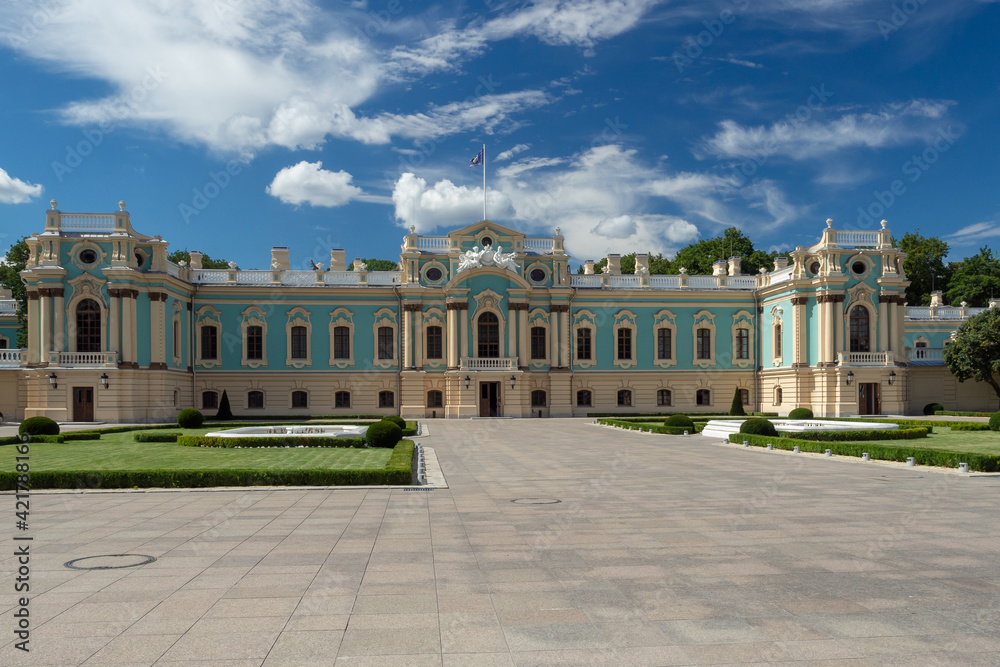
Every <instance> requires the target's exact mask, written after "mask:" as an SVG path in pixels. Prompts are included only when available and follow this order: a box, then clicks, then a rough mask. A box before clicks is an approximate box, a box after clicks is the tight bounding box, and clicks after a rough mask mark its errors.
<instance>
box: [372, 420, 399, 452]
mask: <svg viewBox="0 0 1000 667" xmlns="http://www.w3.org/2000/svg"><path fill="white" fill-rule="evenodd" d="M402 438H403V429H401V428H399V427H398V426H396V425H395V424H393V423H392V422H390V421H383V422H378V423H377V424H372V425H371V426H369V427H368V431H367V432H366V433H365V441H366V442H367V443H368V446H369V447H395V446H396V443H397V442H399V441H400V440H401V439H402Z"/></svg>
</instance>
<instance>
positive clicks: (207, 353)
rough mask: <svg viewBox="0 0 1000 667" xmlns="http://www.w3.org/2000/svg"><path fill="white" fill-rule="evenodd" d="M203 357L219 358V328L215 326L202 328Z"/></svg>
mask: <svg viewBox="0 0 1000 667" xmlns="http://www.w3.org/2000/svg"><path fill="white" fill-rule="evenodd" d="M201 358H202V359H218V358H219V329H218V327H213V326H203V327H202V328H201Z"/></svg>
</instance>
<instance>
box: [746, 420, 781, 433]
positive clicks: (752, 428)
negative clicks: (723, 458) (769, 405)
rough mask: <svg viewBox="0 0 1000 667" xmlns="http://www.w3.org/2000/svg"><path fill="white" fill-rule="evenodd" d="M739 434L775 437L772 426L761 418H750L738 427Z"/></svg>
mask: <svg viewBox="0 0 1000 667" xmlns="http://www.w3.org/2000/svg"><path fill="white" fill-rule="evenodd" d="M740 433H750V434H751V435H773V436H777V435H778V431H777V430H775V428H774V424H772V423H771V422H770V420H767V419H764V418H763V417H751V418H750V419H748V420H746V421H745V422H743V424H742V425H741V426H740Z"/></svg>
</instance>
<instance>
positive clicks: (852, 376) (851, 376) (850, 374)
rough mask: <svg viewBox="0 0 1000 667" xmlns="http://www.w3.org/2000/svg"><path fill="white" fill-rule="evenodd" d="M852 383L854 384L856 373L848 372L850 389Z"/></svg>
mask: <svg viewBox="0 0 1000 667" xmlns="http://www.w3.org/2000/svg"><path fill="white" fill-rule="evenodd" d="M852 382H854V371H847V386H848V387H850V386H851V383H852Z"/></svg>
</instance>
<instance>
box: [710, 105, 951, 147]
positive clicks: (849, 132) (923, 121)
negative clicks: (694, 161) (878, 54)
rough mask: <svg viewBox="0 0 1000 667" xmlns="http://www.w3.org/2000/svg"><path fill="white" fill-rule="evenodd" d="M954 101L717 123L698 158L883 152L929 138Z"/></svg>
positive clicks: (944, 118)
mask: <svg viewBox="0 0 1000 667" xmlns="http://www.w3.org/2000/svg"><path fill="white" fill-rule="evenodd" d="M953 104H954V102H950V101H944V100H922V99H918V100H911V101H909V102H905V103H897V104H888V105H885V106H884V107H882V108H881V109H879V110H878V111H872V112H863V113H850V114H844V115H842V116H840V117H839V118H835V119H833V120H829V121H824V120H820V119H810V120H806V121H801V122H800V121H798V120H797V119H795V118H794V117H793V118H791V119H784V120H782V121H779V122H776V123H774V124H772V125H770V126H763V125H759V126H756V127H744V126H742V125H740V124H739V123H737V122H736V121H732V120H725V121H722V122H721V123H720V124H719V126H720V129H719V131H718V132H716V133H715V134H714V135H713V136H711V137H707V138H704V139H703V140H702V141H701V144H700V146H699V147H698V149H697V154H698V155H699V157H707V156H709V155H711V156H715V157H719V158H735V159H748V158H760V157H762V156H764V157H766V156H771V155H782V156H785V157H789V158H791V159H793V160H811V159H815V158H818V157H822V156H825V155H829V154H831V153H835V152H837V151H840V150H844V149H850V148H883V147H886V146H899V145H904V144H908V143H912V142H919V141H925V140H928V139H931V138H933V137H934V136H936V135H934V132H935V130H936V129H938V128H940V127H941V124H942V123H943V122H946V117H947V114H948V109H949V107H951V106H952V105H953Z"/></svg>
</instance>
